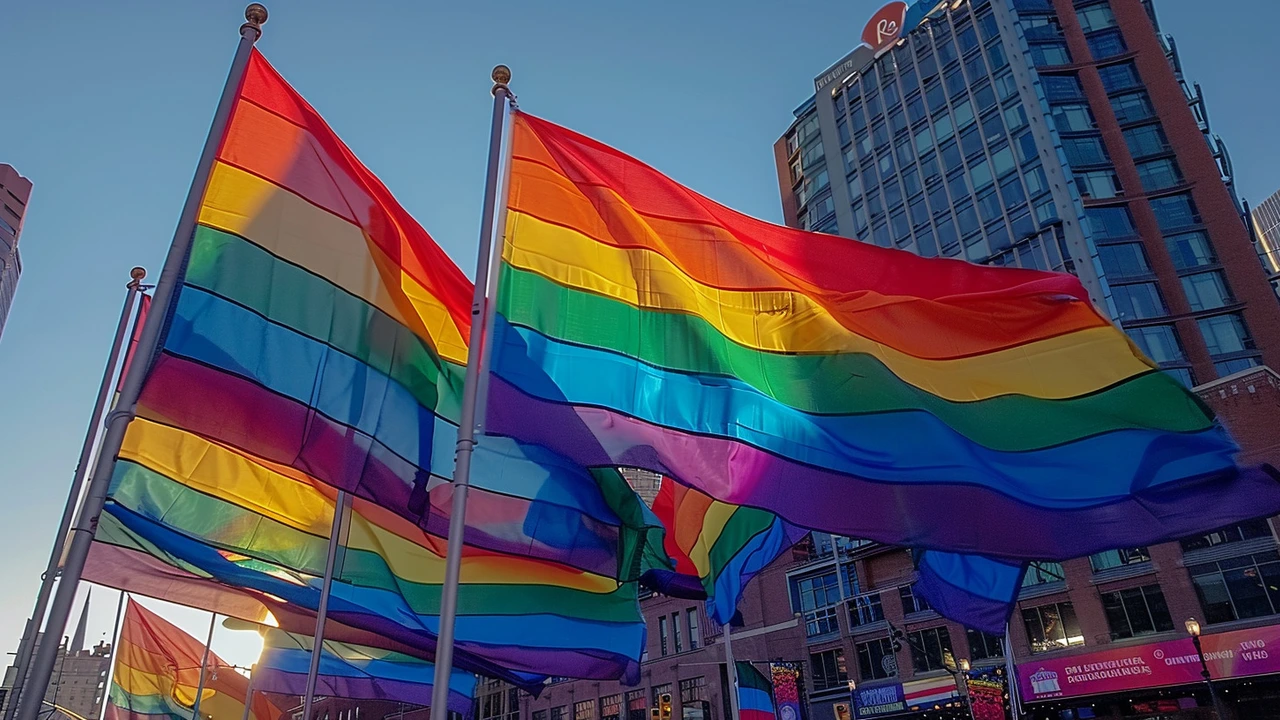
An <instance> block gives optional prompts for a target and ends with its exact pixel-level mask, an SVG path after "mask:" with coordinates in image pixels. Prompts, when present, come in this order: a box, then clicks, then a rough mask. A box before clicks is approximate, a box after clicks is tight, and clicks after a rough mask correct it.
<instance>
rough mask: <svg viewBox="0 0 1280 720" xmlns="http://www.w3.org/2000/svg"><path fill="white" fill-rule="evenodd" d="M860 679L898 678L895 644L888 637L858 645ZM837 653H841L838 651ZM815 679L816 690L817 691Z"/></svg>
mask: <svg viewBox="0 0 1280 720" xmlns="http://www.w3.org/2000/svg"><path fill="white" fill-rule="evenodd" d="M855 647H856V649H857V652H858V677H859V678H861V679H862V680H883V679H885V678H891V677H896V676H897V674H898V659H897V657H896V656H895V655H894V652H893V643H892V642H891V641H890V640H889V638H887V637H882V638H875V639H874V640H871V641H869V642H864V643H858V644H857V645H856V646H855ZM836 652H841V651H839V650H837V651H836ZM816 684H817V683H816V678H815V689H816Z"/></svg>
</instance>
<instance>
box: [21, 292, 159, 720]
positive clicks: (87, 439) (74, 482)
mask: <svg viewBox="0 0 1280 720" xmlns="http://www.w3.org/2000/svg"><path fill="white" fill-rule="evenodd" d="M146 276H147V271H146V270H143V269H142V268H140V267H136V268H134V269H133V270H130V271H129V277H130V278H132V279H131V280H130V281H129V284H128V285H126V286H125V287H126V288H128V292H127V293H126V294H125V297H124V309H123V310H121V311H120V322H119V323H118V324H117V325H116V336H115V339H114V340H112V342H111V353H110V354H109V355H107V367H106V368H105V369H103V371H102V385H101V386H99V387H98V399H97V400H95V401H94V403H93V413H92V414H90V415H89V428H88V429H87V430H85V433H84V445H82V446H81V448H80V460H79V461H78V462H77V463H76V472H75V475H73V476H72V478H71V489H70V490H69V491H68V492H67V504H66V505H65V506H63V508H62V520H61V521H60V522H59V523H58V533H57V534H56V535H54V538H53V549H52V550H50V551H49V562H48V564H47V565H45V570H44V575H42V576H40V590H39V592H37V593H36V606H35V609H34V610H32V611H31V619H30V620H28V621H27V629H26V631H25V632H24V633H23V634H22V642H21V643H19V645H18V657H17V659H15V660H14V663H13V666H14V670H15V671H16V674H15V675H14V680H13V689H12V690H10V691H9V702H8V708H6V709H5V711H4V720H13V714H14V711H15V710H17V707H18V699H19V698H20V697H21V696H22V686H23V684H24V680H25V679H26V676H27V668H28V667H29V666H30V664H31V654H32V650H33V649H34V648H35V642H36V635H37V634H38V633H39V630H40V626H41V625H42V624H43V623H44V612H45V610H46V609H47V608H48V606H49V597H50V596H51V595H52V594H53V582H54V580H55V579H56V578H57V575H58V562H59V561H60V560H62V551H63V549H65V548H66V544H67V533H68V532H70V530H71V521H72V520H74V519H75V515H76V508H78V507H79V506H80V491H81V490H82V489H83V488H84V477H85V473H86V472H87V471H88V470H89V464H90V463H91V462H93V450H94V448H95V447H97V442H95V441H96V440H97V439H98V431H99V430H100V429H101V428H102V416H103V415H104V414H105V413H106V411H107V403H108V402H109V401H110V400H111V380H112V378H114V377H115V374H116V368H117V367H118V366H119V364H120V362H121V358H122V357H124V355H125V354H126V353H125V352H122V350H121V348H123V347H125V337H126V336H127V335H128V331H129V322H130V321H131V320H132V318H133V306H134V303H136V302H137V300H138V294H139V293H140V292H142V279H143V278H145V277H146Z"/></svg>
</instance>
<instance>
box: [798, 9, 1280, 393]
mask: <svg viewBox="0 0 1280 720" xmlns="http://www.w3.org/2000/svg"><path fill="white" fill-rule="evenodd" d="M862 40H863V43H862V44H861V45H859V46H858V47H857V48H855V49H854V50H853V51H852V52H851V53H849V54H848V55H846V56H845V57H844V58H841V59H840V60H839V61H838V62H836V63H835V64H834V65H832V66H831V67H829V68H827V69H826V70H824V71H823V72H822V73H820V74H819V75H817V76H816V77H815V78H814V96H813V97H811V98H810V99H809V100H807V101H806V102H805V103H803V104H802V105H801V106H800V107H799V108H797V109H796V110H795V111H794V115H795V121H794V122H793V123H792V124H791V126H790V127H789V128H788V129H787V131H786V132H785V133H784V134H783V135H782V137H781V138H780V139H779V140H778V142H777V143H776V144H775V146H774V155H775V160H776V162H777V168H778V182H779V187H780V191H781V196H782V206H783V215H784V218H785V220H786V222H787V224H788V225H791V226H794V227H802V228H806V229H811V230H817V231H822V232H830V233H835V234H839V235H843V236H846V237H850V238H857V239H860V240H862V241H864V242H872V243H875V244H877V245H880V246H882V247H897V248H900V249H904V250H908V251H910V252H913V253H916V254H918V255H923V256H928V257H934V256H944V257H952V258H958V259H964V260H968V261H971V262H977V263H984V264H990V265H1003V266H1018V267H1030V268H1037V269H1044V270H1059V271H1067V272H1072V273H1074V274H1076V275H1077V276H1079V277H1080V279H1081V281H1082V282H1083V283H1084V285H1085V287H1086V288H1087V289H1088V290H1089V293H1090V297H1091V298H1092V299H1093V301H1094V303H1095V304H1096V305H1097V306H1098V307H1099V308H1100V309H1102V310H1103V311H1104V312H1106V313H1107V314H1109V315H1110V316H1111V317H1112V319H1114V320H1116V321H1117V322H1118V323H1119V324H1120V325H1121V326H1122V327H1123V328H1124V330H1125V331H1126V332H1127V333H1128V334H1129V335H1130V337H1132V338H1133V339H1134V341H1135V343H1136V344H1137V345H1138V346H1139V347H1141V348H1142V350H1143V351H1144V352H1145V353H1146V354H1147V355H1148V356H1149V357H1151V358H1152V359H1153V360H1155V361H1157V362H1158V363H1159V364H1160V365H1161V367H1162V368H1164V369H1165V370H1166V371H1168V372H1170V373H1173V374H1174V375H1175V376H1177V377H1178V378H1179V379H1180V380H1181V381H1182V382H1183V383H1184V384H1185V385H1187V386H1188V387H1192V386H1195V385H1197V384H1201V383H1205V382H1209V381H1212V380H1214V379H1216V378H1220V377H1224V376H1227V375H1231V374H1232V373H1235V372H1237V371H1240V370H1243V369H1246V368H1249V367H1253V366H1256V365H1261V364H1264V363H1267V362H1269V363H1270V364H1271V365H1273V366H1274V365H1277V364H1280V305H1278V304H1277V303H1276V302H1275V296H1274V294H1273V292H1272V290H1271V288H1270V287H1269V286H1268V283H1267V278H1266V276H1265V275H1264V273H1262V272H1261V271H1260V268H1259V264H1258V262H1257V259H1256V258H1257V253H1256V251H1255V250H1254V248H1253V245H1252V244H1251V243H1250V239H1249V232H1248V229H1247V227H1246V225H1245V222H1244V220H1243V212H1242V210H1241V208H1240V207H1239V203H1238V200H1237V198H1236V195H1235V190H1234V187H1233V184H1232V181H1231V158H1230V156H1229V154H1228V153H1227V150H1226V147H1225V144H1224V143H1223V142H1222V141H1221V139H1220V138H1218V137H1217V136H1216V135H1214V134H1213V133H1212V131H1211V129H1210V126H1209V122H1208V115H1207V110H1206V105H1205V101H1204V96H1203V92H1202V91H1201V89H1200V88H1199V86H1198V85H1195V84H1188V82H1187V81H1186V79H1185V78H1184V75H1183V70H1182V67H1181V62H1180V61H1179V59H1178V54H1177V47H1176V44H1175V43H1174V41H1173V40H1172V38H1170V37H1168V36H1166V35H1164V34H1162V33H1161V32H1160V31H1159V26H1158V23H1157V18H1156V15H1155V11H1154V8H1153V7H1152V6H1151V4H1150V2H1149V1H1148V0H1078V1H1076V2H1072V0H960V1H958V2H942V3H939V2H936V1H934V0H924V1H922V2H917V3H915V4H914V5H911V6H910V7H907V6H906V4H905V3H901V2H896V3H890V4H889V5H887V6H885V7H884V8H882V9H881V10H880V11H879V12H877V13H876V15H874V16H873V17H872V19H871V20H870V22H868V24H867V27H866V30H864V32H863V36H862Z"/></svg>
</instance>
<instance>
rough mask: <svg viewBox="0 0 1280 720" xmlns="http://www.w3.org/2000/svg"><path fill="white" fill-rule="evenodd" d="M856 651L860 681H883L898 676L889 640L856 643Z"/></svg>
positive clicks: (877, 639) (896, 660) (895, 659)
mask: <svg viewBox="0 0 1280 720" xmlns="http://www.w3.org/2000/svg"><path fill="white" fill-rule="evenodd" d="M856 649H857V651H858V677H859V678H860V679H862V680H864V681H866V680H884V679H885V678H891V677H895V676H896V675H897V674H898V658H897V657H896V656H895V655H894V654H893V642H892V641H891V640H889V638H887V637H886V638H876V639H874V640H869V641H867V642H863V643H858V644H857V646H856Z"/></svg>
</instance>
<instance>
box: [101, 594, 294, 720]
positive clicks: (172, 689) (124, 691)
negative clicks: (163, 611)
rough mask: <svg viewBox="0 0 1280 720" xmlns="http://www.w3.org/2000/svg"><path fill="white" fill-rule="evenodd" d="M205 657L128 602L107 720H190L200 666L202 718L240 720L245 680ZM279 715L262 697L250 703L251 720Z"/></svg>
mask: <svg viewBox="0 0 1280 720" xmlns="http://www.w3.org/2000/svg"><path fill="white" fill-rule="evenodd" d="M204 656H205V647H204V645H203V644H201V643H200V642H199V641H198V640H196V639H195V638H193V637H191V636H190V635H188V634H186V633H185V632H183V631H182V630H181V629H179V628H178V627H176V626H174V625H173V624H171V623H170V622H169V621H167V620H165V619H164V618H162V617H160V616H159V615H156V614H155V613H153V612H151V611H150V610H147V609H146V608H144V607H142V606H141V605H139V604H137V603H136V602H134V601H133V600H132V599H131V600H129V602H128V605H127V606H126V609H125V613H124V625H123V627H122V628H121V630H120V638H119V640H118V642H117V645H116V648H115V670H114V671H113V672H112V675H111V688H110V689H109V690H108V692H107V709H106V720H192V709H193V705H194V704H195V699H196V689H197V688H198V687H199V686H200V663H201V662H202V661H204V663H205V670H204V691H203V692H202V693H201V700H200V715H201V717H202V718H208V717H212V718H213V720H240V718H241V717H243V716H244V704H245V697H246V695H247V694H248V690H249V681H248V679H247V678H245V676H243V675H241V674H240V673H238V672H236V670H235V669H234V668H233V667H232V666H231V665H229V664H228V663H226V662H225V661H223V660H222V659H221V658H219V657H218V656H217V655H215V654H214V653H213V652H212V651H210V652H209V656H208V659H207V660H205V658H204ZM282 714H283V710H282V709H281V708H278V707H276V706H275V705H274V704H273V703H272V702H271V700H269V699H268V698H267V697H266V696H265V695H257V694H255V695H254V697H253V699H252V700H251V701H250V704H249V717H250V718H251V719H252V720H277V719H278V718H279V717H280V716H281V715H282Z"/></svg>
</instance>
